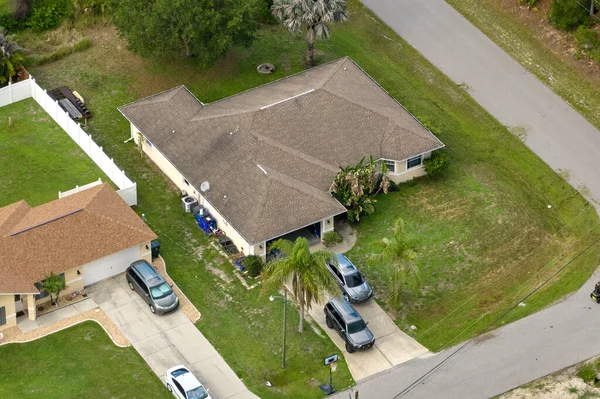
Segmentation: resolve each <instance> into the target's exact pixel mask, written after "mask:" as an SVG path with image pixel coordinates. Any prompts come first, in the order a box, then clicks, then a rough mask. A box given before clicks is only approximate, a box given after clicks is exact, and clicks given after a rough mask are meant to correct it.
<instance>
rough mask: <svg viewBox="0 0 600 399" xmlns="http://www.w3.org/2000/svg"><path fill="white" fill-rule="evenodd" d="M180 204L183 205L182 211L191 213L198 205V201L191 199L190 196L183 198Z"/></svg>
mask: <svg viewBox="0 0 600 399" xmlns="http://www.w3.org/2000/svg"><path fill="white" fill-rule="evenodd" d="M181 204H182V205H183V210H185V211H186V212H191V211H192V209H194V207H197V206H198V205H199V204H198V200H197V199H196V198H194V197H192V196H191V195H188V196H186V197H183V198H182V199H181Z"/></svg>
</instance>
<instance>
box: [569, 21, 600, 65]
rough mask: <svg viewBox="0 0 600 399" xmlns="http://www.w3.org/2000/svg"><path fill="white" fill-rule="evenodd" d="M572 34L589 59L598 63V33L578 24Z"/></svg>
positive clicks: (599, 39)
mask: <svg viewBox="0 0 600 399" xmlns="http://www.w3.org/2000/svg"><path fill="white" fill-rule="evenodd" d="M574 36H575V40H577V44H578V45H579V49H580V50H582V51H585V53H586V54H587V55H589V56H590V58H591V59H593V60H594V61H596V62H598V63H600V37H598V33H597V32H596V31H595V30H593V29H590V28H586V27H585V26H580V27H579V28H577V31H576V32H575V35H574Z"/></svg>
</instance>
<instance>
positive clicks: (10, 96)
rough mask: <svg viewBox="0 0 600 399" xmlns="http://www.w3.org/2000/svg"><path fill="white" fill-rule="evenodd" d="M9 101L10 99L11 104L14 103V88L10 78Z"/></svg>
mask: <svg viewBox="0 0 600 399" xmlns="http://www.w3.org/2000/svg"><path fill="white" fill-rule="evenodd" d="M8 101H10V102H9V104H12V103H13V89H12V83H11V82H10V80H9V81H8Z"/></svg>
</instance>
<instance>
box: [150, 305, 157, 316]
mask: <svg viewBox="0 0 600 399" xmlns="http://www.w3.org/2000/svg"><path fill="white" fill-rule="evenodd" d="M149 306H150V311H151V312H152V314H156V309H155V308H154V305H149Z"/></svg>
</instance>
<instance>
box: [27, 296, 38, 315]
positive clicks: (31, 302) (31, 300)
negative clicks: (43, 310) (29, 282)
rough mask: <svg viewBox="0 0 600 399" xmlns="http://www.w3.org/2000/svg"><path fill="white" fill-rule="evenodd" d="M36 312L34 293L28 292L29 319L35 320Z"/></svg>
mask: <svg viewBox="0 0 600 399" xmlns="http://www.w3.org/2000/svg"><path fill="white" fill-rule="evenodd" d="M36 312H37V309H36V306H35V298H34V297H33V294H27V315H28V316H29V320H35V317H36Z"/></svg>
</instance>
